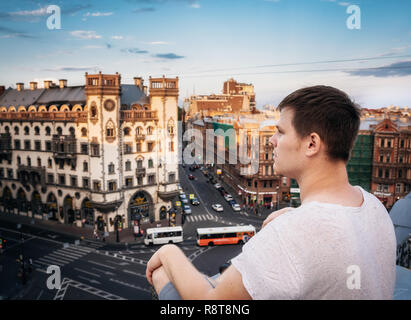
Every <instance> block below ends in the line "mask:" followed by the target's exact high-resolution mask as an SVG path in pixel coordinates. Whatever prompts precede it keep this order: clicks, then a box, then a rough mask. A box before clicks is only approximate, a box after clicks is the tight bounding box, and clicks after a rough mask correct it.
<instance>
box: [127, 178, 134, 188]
mask: <svg viewBox="0 0 411 320" xmlns="http://www.w3.org/2000/svg"><path fill="white" fill-rule="evenodd" d="M125 185H126V188H131V187H132V186H133V178H130V177H127V178H126V180H125Z"/></svg>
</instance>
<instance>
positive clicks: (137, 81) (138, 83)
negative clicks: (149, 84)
mask: <svg viewBox="0 0 411 320" xmlns="http://www.w3.org/2000/svg"><path fill="white" fill-rule="evenodd" d="M134 84H135V85H136V86H137V87H139V88H140V90H143V84H144V80H143V78H141V77H134Z"/></svg>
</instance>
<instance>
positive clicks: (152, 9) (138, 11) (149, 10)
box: [132, 8, 156, 14]
mask: <svg viewBox="0 0 411 320" xmlns="http://www.w3.org/2000/svg"><path fill="white" fill-rule="evenodd" d="M153 11H156V9H154V8H139V9H134V10H132V12H133V13H137V14H138V13H144V12H153Z"/></svg>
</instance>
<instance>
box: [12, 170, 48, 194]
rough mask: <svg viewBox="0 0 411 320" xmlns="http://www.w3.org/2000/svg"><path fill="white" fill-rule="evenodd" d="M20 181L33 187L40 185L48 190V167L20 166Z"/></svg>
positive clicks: (18, 174)
mask: <svg viewBox="0 0 411 320" xmlns="http://www.w3.org/2000/svg"><path fill="white" fill-rule="evenodd" d="M17 177H18V180H19V181H20V182H21V183H22V184H23V185H28V184H31V185H32V186H33V187H36V185H40V186H41V187H42V189H45V188H46V167H32V166H23V165H20V166H19V167H18V169H17Z"/></svg>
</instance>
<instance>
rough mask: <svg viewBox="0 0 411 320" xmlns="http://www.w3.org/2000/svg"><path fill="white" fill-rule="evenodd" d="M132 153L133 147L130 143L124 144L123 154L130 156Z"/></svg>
mask: <svg viewBox="0 0 411 320" xmlns="http://www.w3.org/2000/svg"><path fill="white" fill-rule="evenodd" d="M132 152H133V145H132V144H131V143H125V144H124V154H130V153H132Z"/></svg>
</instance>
